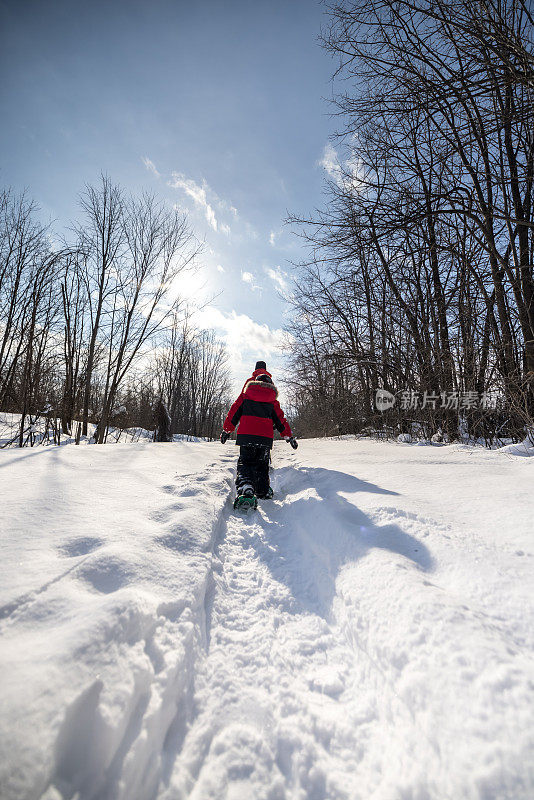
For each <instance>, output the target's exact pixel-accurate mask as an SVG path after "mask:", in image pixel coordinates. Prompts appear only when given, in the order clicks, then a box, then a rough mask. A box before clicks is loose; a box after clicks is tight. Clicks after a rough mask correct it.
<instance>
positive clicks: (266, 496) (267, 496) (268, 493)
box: [258, 486, 274, 500]
mask: <svg viewBox="0 0 534 800" xmlns="http://www.w3.org/2000/svg"><path fill="white" fill-rule="evenodd" d="M273 495H274V492H273V488H272V486H269V488H268V489H267V491H266V492H265V494H259V495H258V499H259V500H272V499H273Z"/></svg>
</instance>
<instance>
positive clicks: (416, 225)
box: [290, 0, 534, 442]
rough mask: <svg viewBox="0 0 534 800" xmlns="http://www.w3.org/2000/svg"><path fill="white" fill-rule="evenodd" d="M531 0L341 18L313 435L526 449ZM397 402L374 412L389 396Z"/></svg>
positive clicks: (311, 355) (531, 358) (314, 275)
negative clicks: (379, 396) (418, 438)
mask: <svg viewBox="0 0 534 800" xmlns="http://www.w3.org/2000/svg"><path fill="white" fill-rule="evenodd" d="M531 9H532V7H531V5H530V3H528V2H526V0H487V1H486V0H444V1H443V2H442V0H395V2H390V0H360V1H359V2H357V3H354V2H343V3H339V4H335V5H332V6H330V7H329V11H328V13H329V24H328V26H327V27H326V28H325V30H324V31H323V36H322V42H323V45H324V47H325V48H326V50H327V51H328V52H329V53H330V54H331V55H332V56H333V58H334V61H335V64H336V66H337V69H336V73H335V76H334V86H335V87H336V95H335V108H334V112H335V114H336V115H337V120H338V131H339V132H338V136H337V139H336V140H335V142H334V144H335V148H334V147H332V148H331V158H330V159H329V163H326V164H325V167H326V169H327V171H328V173H329V181H328V202H327V204H326V206H325V210H323V211H317V212H316V214H315V215H312V216H311V217H310V218H309V219H302V218H301V219H293V220H292V222H293V223H295V224H297V225H298V229H299V231H300V234H301V236H302V237H303V239H304V241H305V243H306V244H307V245H308V252H309V257H308V258H307V259H306V261H305V262H304V263H302V264H300V265H299V267H298V274H299V277H298V279H297V286H296V291H295V292H294V293H293V306H294V314H293V322H292V326H291V332H292V334H293V337H292V341H293V345H292V346H291V354H290V355H291V361H292V368H291V375H292V383H291V392H292V398H293V405H294V407H295V410H296V415H297V419H298V425H299V429H300V432H301V433H306V434H308V435H321V434H322V435H325V434H328V435H331V434H336V433H354V432H358V431H362V430H365V429H368V430H382V431H384V432H385V434H389V433H393V434H395V435H397V434H398V433H399V432H406V433H410V432H412V433H413V432H414V430H416V431H419V432H422V433H423V434H424V435H425V436H428V437H430V436H432V435H434V436H435V437H436V438H440V437H441V436H443V438H446V437H448V438H450V439H454V438H456V437H458V436H459V435H468V436H470V437H472V438H477V439H485V440H486V441H488V442H489V441H491V440H492V439H494V437H498V438H499V437H500V438H505V437H511V438H513V439H514V438H515V439H522V438H524V437H525V433H527V434H528V433H529V431H532V423H533V417H534V275H533V254H534V202H533V200H534V198H533V180H534V106H533V96H534V47H533V31H534V27H533V22H534V20H533V17H532V13H531ZM380 389H382V390H386V391H387V392H388V393H389V394H390V395H391V396H392V397H393V398H394V399H395V402H394V404H393V406H392V407H390V408H388V409H387V410H385V411H383V412H380V411H378V410H377V408H376V404H375V397H376V392H377V390H380Z"/></svg>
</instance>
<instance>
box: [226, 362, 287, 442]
mask: <svg viewBox="0 0 534 800" xmlns="http://www.w3.org/2000/svg"><path fill="white" fill-rule="evenodd" d="M260 375H268V376H269V378H270V377H271V375H270V373H269V372H267V370H265V369H257V370H255V371H254V372H253V373H252V378H249V380H248V381H247V382H246V383H245V385H244V386H243V391H242V392H241V394H240V395H239V397H238V398H237V400H236V401H235V403H234V404H233V406H232V408H231V409H230V411H229V412H228V416H227V417H226V419H225V421H224V425H223V428H224V430H225V431H227V432H228V433H231V432H232V431H233V430H234V429H235V427H236V425H239V429H238V432H237V439H236V442H237V444H263V445H267V447H269V448H271V447H272V446H273V433H274V428H275V427H276V429H277V430H278V431H280V435H281V436H292V433H291V428H290V427H289V423H288V422H287V420H286V418H285V417H284V412H283V411H282V409H281V408H280V403H279V402H278V400H277V399H276V397H277V395H278V390H277V389H276V386H274V384H272V383H264V382H263V381H258V380H255V379H256V378H258V377H259V376H260Z"/></svg>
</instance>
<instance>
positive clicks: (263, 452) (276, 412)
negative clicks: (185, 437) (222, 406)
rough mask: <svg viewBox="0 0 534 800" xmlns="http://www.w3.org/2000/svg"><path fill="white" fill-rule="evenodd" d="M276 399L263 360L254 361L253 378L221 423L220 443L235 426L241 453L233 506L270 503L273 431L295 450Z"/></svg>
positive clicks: (295, 443) (247, 382) (294, 442)
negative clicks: (262, 499)
mask: <svg viewBox="0 0 534 800" xmlns="http://www.w3.org/2000/svg"><path fill="white" fill-rule="evenodd" d="M277 396H278V390H277V388H276V386H275V385H274V383H273V379H272V375H271V373H270V372H267V366H266V364H265V361H257V362H256V367H255V369H254V372H253V373H252V377H251V378H249V379H248V380H247V381H246V382H245V385H244V386H243V389H242V391H241V394H240V395H239V397H238V398H237V400H236V401H235V403H234V404H233V405H232V407H231V409H230V411H229V412H228V416H227V417H226V419H225V421H224V425H223V430H222V433H221V442H222V443H223V444H224V443H225V442H226V440H227V439H228V437H229V436H230V434H231V433H232V431H233V430H235V427H236V425H237V426H238V431H237V437H236V444H238V445H239V447H240V450H239V459H238V462H237V474H236V479H235V485H236V490H237V498H236V502H235V503H234V507H238V506H241V505H244V506H251V505H253V506H254V507H255V505H256V503H255V498H256V497H259V498H264V499H265V498H266V499H269V500H270V499H271V497H272V496H273V490H272V489H271V487H270V485H269V452H270V450H271V448H272V446H273V434H274V428H276V429H277V430H278V431H279V432H280V435H281V436H282V438H284V439H285V440H286V441H287V442H289V444H290V445H291V447H292V448H293V449H294V450H296V449H297V447H298V442H297V440H296V439H295V437H294V436H293V434H292V432H291V428H290V426H289V423H288V421H287V420H286V418H285V416H284V412H283V411H282V409H281V407H280V403H279V402H278V400H277V399H276V398H277ZM243 498H248V500H243ZM240 501H241V502H240Z"/></svg>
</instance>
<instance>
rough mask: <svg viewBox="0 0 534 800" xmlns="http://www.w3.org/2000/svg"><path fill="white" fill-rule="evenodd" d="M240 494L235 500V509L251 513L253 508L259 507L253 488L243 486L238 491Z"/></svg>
mask: <svg viewBox="0 0 534 800" xmlns="http://www.w3.org/2000/svg"><path fill="white" fill-rule="evenodd" d="M238 492H239V494H238V495H237V497H236V499H235V500H234V508H235V509H237V510H238V511H245V512H247V511H249V510H250V509H251V508H257V507H258V500H257V499H256V495H255V494H254V489H253V487H252V486H241V488H240V489H239V490H238Z"/></svg>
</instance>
